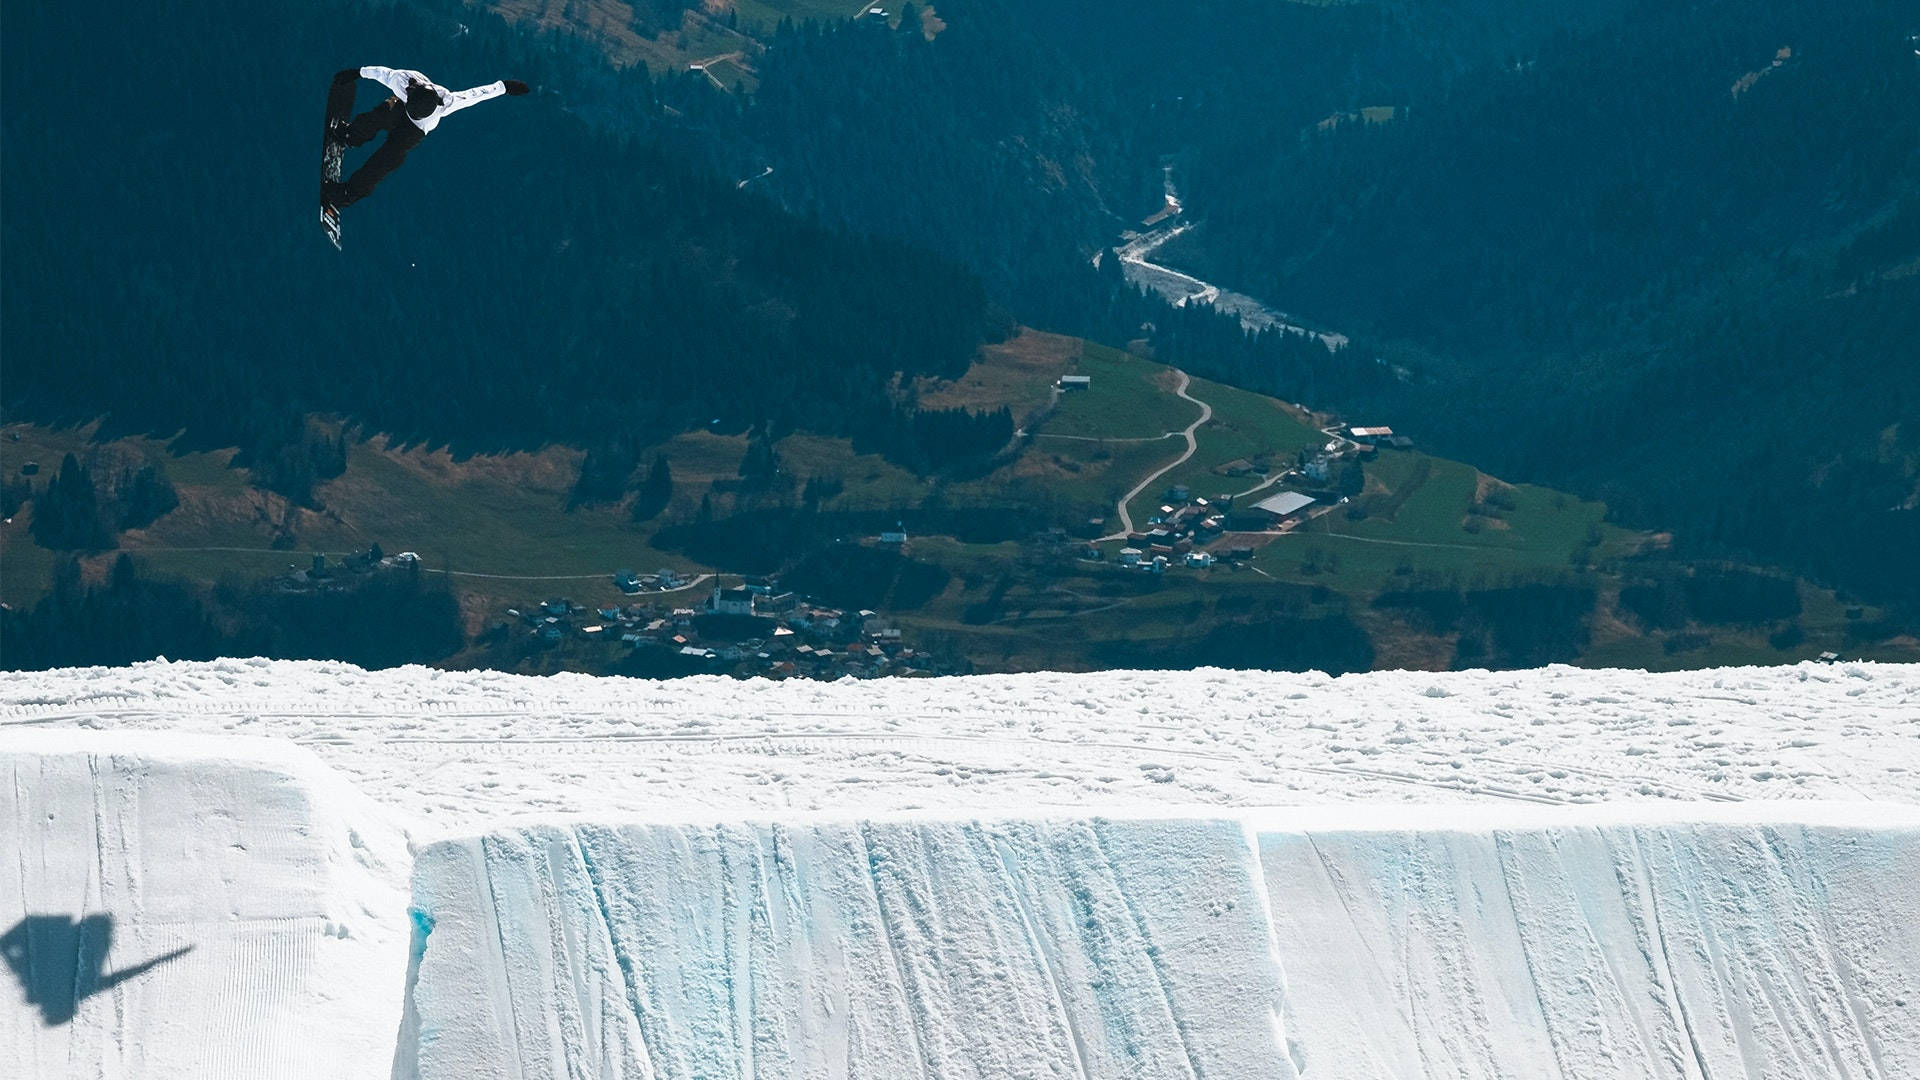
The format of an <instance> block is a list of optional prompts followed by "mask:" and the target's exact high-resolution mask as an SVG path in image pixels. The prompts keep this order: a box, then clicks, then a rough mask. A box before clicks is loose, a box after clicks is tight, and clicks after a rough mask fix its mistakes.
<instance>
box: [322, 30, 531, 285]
mask: <svg viewBox="0 0 1920 1080" xmlns="http://www.w3.org/2000/svg"><path fill="white" fill-rule="evenodd" d="M359 79H372V80H374V81H375V82H378V83H380V84H382V85H384V86H385V87H386V88H387V89H389V90H391V91H393V96H392V97H389V98H388V99H387V100H385V101H383V102H381V103H380V104H378V105H375V106H374V107H373V108H371V109H368V110H367V111H366V112H363V113H361V114H360V115H359V116H356V117H354V118H353V119H352V120H348V119H347V114H348V113H350V112H352V111H353V89H354V86H355V83H356V80H359ZM527 90H528V87H527V84H526V83H523V82H521V81H519V80H518V79H502V80H500V81H499V82H492V83H488V84H487V85H485V86H476V87H474V88H473V89H471V90H461V91H459V92H458V93H456V92H454V91H451V90H448V89H447V88H446V87H444V86H441V85H439V84H438V83H436V82H434V81H433V80H432V79H429V78H427V77H426V76H425V75H422V74H421V73H420V72H417V71H406V70H403V69H399V68H387V67H372V66H370V67H362V68H345V69H343V70H341V71H339V72H336V73H335V74H334V76H333V88H332V90H331V92H330V93H329V94H328V96H327V130H326V142H325V146H324V152H323V154H322V158H321V173H322V179H321V183H320V217H321V220H322V221H323V222H324V223H325V224H326V227H327V234H328V235H329V236H330V237H331V238H332V239H333V242H334V246H336V247H338V246H339V244H340V210H341V209H342V208H344V207H347V206H351V205H353V204H354V203H356V202H359V201H360V200H361V199H364V198H366V197H367V196H368V195H370V194H372V192H373V189H374V186H375V185H376V184H378V183H380V181H381V180H384V179H386V176H387V174H388V173H390V172H392V171H393V170H395V169H397V168H399V167H400V163H401V162H403V161H405V160H406V159H407V152H408V151H410V150H412V149H413V148H414V147H416V146H418V145H420V140H422V139H424V138H426V137H427V134H428V133H429V132H431V131H432V130H433V129H434V128H435V127H438V126H439V124H440V120H441V118H442V117H444V116H446V115H447V114H448V113H453V112H458V111H460V110H461V109H464V108H466V107H467V106H469V105H476V104H479V103H480V102H482V101H485V100H487V99H488V98H493V97H499V96H500V95H502V94H512V95H516V96H517V95H520V94H524V93H526V92H527ZM383 131H384V132H386V133H387V138H386V141H384V142H382V143H381V144H380V148H379V149H377V150H375V151H374V152H373V156H372V157H369V158H368V159H367V160H366V162H365V163H363V164H362V165H361V166H360V167H359V168H358V169H356V170H354V173H353V175H352V176H350V177H348V178H347V180H346V182H345V183H342V182H341V181H340V160H341V156H342V155H343V154H344V153H345V151H346V149H347V148H348V147H354V146H361V145H364V144H366V143H368V142H371V141H372V140H373V138H374V136H376V135H378V134H380V133H381V132H383Z"/></svg>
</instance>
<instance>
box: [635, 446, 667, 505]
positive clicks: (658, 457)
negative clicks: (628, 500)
mask: <svg viewBox="0 0 1920 1080" xmlns="http://www.w3.org/2000/svg"><path fill="white" fill-rule="evenodd" d="M672 501H673V466H671V465H669V464H668V463H667V455H665V454H655V455H654V456H653V464H652V465H650V466H648V467H647V478H646V479H645V480H643V481H641V484H640V496H639V498H636V499H635V500H633V520H635V521H652V520H653V519H654V518H656V517H658V516H660V512H661V511H663V510H665V509H666V508H667V504H668V503H670V502H672Z"/></svg>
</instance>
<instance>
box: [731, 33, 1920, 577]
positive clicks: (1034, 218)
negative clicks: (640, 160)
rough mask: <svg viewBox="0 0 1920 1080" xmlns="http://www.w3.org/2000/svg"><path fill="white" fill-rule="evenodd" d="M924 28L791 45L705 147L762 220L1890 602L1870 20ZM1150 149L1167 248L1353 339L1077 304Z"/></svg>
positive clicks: (1891, 250)
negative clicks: (1311, 342) (812, 217)
mask: <svg viewBox="0 0 1920 1080" xmlns="http://www.w3.org/2000/svg"><path fill="white" fill-rule="evenodd" d="M940 17H941V19H942V21H943V22H942V25H943V29H942V30H941V32H940V33H939V34H938V35H937V36H936V37H935V38H933V40H931V41H927V40H925V39H924V35H922V34H919V33H907V32H901V31H899V30H895V31H894V32H893V33H888V32H886V31H885V30H884V29H882V28H878V27H876V26H874V25H872V24H871V23H870V22H869V23H864V24H859V23H841V24H834V25H833V26H830V27H821V26H815V27H813V28H812V29H810V30H803V31H795V30H786V31H783V32H782V33H781V34H780V35H778V36H777V39H776V44H775V46H774V47H773V48H771V49H769V50H768V51H767V52H766V53H765V55H764V56H762V57H760V60H759V76H760V82H759V85H758V89H757V92H754V91H748V90H744V89H743V90H742V91H741V93H740V95H739V100H736V101H734V102H732V103H731V105H732V107H733V108H734V109H735V110H736V111H737V113H738V116H737V117H736V118H733V119H728V118H726V117H723V116H716V115H708V116H707V117H705V118H704V119H703V127H702V131H703V132H704V133H705V134H706V135H707V136H708V137H709V139H710V140H711V141H712V142H714V143H717V144H719V145H722V146H729V147H733V148H734V149H735V150H736V152H741V153H742V154H743V156H742V157H740V158H738V159H737V160H736V161H734V162H733V165H734V167H737V168H738V169H740V170H741V175H743V176H744V175H751V173H752V171H755V170H757V169H758V168H761V167H765V166H772V167H773V172H772V173H770V174H768V175H767V176H766V177H765V179H764V181H761V182H760V183H762V185H763V187H764V189H765V190H767V191H768V192H769V193H771V194H773V195H775V196H776V197H778V198H781V199H782V200H784V201H786V202H787V203H788V204H789V205H792V206H796V207H806V208H808V209H809V210H814V211H817V212H819V213H820V214H821V215H822V216H824V217H827V218H828V219H830V220H838V221H844V222H847V223H850V224H854V225H857V226H861V227H867V228H873V229H878V230H882V231H887V232H892V233H896V234H900V235H908V236H912V237H914V238H915V239H916V240H919V241H921V242H924V243H927V244H929V245H931V246H933V247H935V248H936V249H938V250H941V251H944V252H946V253H948V254H951V255H954V256H955V257H958V258H961V259H964V260H966V261H967V262H968V263H969V264H970V265H972V266H973V267H974V268H975V269H976V270H977V271H978V272H980V273H981V274H982V275H983V277H984V278H985V279H986V280H987V282H988V283H989V287H990V288H993V289H994V290H995V291H996V295H999V296H1002V297H1004V298H1005V302H1006V303H1007V305H1008V306H1009V308H1010V309H1011V310H1012V311H1013V313H1014V314H1015V316H1016V317H1019V318H1022V319H1024V320H1026V321H1028V322H1030V323H1033V324H1035V325H1040V326H1045V327H1050V328H1058V329H1065V330H1070V331H1073V332H1076V333H1083V334H1088V335H1090V336H1094V337H1098V338H1103V339H1107V340H1113V339H1116V338H1118V337H1123V336H1131V335H1132V334H1133V333H1135V332H1136V331H1137V328H1138V327H1139V326H1140V324H1141V323H1142V322H1151V323H1153V324H1154V326H1155V333H1154V335H1153V336H1154V337H1155V338H1156V341H1155V344H1156V345H1157V346H1159V347H1160V348H1161V349H1162V350H1163V355H1166V354H1167V353H1166V350H1170V349H1171V350H1175V351H1177V353H1178V355H1177V362H1179V363H1181V364H1182V365H1184V366H1187V367H1190V368H1192V369H1193V370H1195V371H1199V372H1203V373H1207V374H1210V375H1215V376H1218V377H1222V378H1228V379H1231V380H1234V381H1236V382H1239V383H1241V384H1242V385H1246V386H1249V387H1252V388H1256V389H1259V390H1262V391H1265V392H1270V393H1275V394H1278V395H1281V396H1285V397H1290V398H1295V399H1305V400H1310V401H1312V402H1313V403H1315V404H1316V405H1318V406H1323V407H1340V408H1344V409H1347V410H1348V411H1350V412H1354V413H1359V412H1363V411H1364V412H1365V413H1366V414H1367V415H1369V416H1372V417H1375V418H1377V419H1378V420H1380V421H1382V422H1390V423H1393V424H1395V425H1398V426H1399V427H1400V428H1401V429H1403V430H1411V431H1414V432H1416V433H1418V434H1420V435H1422V436H1425V437H1429V438H1431V439H1433V440H1435V441H1436V442H1437V443H1438V445H1439V446H1441V447H1442V448H1444V449H1446V450H1447V451H1449V452H1452V453H1456V454H1459V455H1460V456H1463V457H1467V458H1471V459H1473V460H1476V461H1483V462H1487V463H1490V464H1492V465H1494V466H1497V467H1498V468H1500V469H1502V470H1504V471H1505V473H1507V474H1510V475H1514V476H1520V477H1527V478H1531V479H1536V480H1539V481H1542V482H1548V483H1557V484H1562V485H1566V486H1571V487H1574V488H1576V489H1578V490H1581V491H1583V492H1585V493H1588V494H1592V495H1597V496H1604V497H1605V498H1607V499H1608V501H1609V502H1610V503H1611V504H1612V505H1614V506H1615V507H1616V508H1617V511H1618V512H1619V513H1621V514H1622V515H1623V516H1624V517H1625V518H1626V519H1627V520H1629V521H1632V522H1634V523H1636V524H1641V525H1647V526H1652V527H1676V528H1677V531H1678V532H1679V542H1680V543H1681V544H1682V545H1683V546H1686V547H1689V548H1690V549H1692V550H1694V551H1696V552H1700V553H1707V554H1720V555H1724V554H1740V553H1748V554H1754V555H1758V556H1759V557H1763V558H1772V559H1784V560H1788V561H1790V562H1792V563H1794V564H1795V565H1796V566H1799V567H1801V568H1803V569H1805V570H1808V571H1810V572H1813V573H1816V574H1818V575H1820V576H1822V577H1823V578H1825V579H1827V580H1830V581H1834V582H1836V583H1839V584H1843V585H1846V586H1848V587H1851V588H1856V589H1860V590H1863V591H1865V592H1867V593H1870V594H1873V595H1878V596H1882V597H1887V598H1894V597H1898V598H1903V599H1904V601H1905V602H1906V603H1908V604H1909V605H1912V604H1914V603H1916V602H1920V571H1916V570H1915V569H1914V562H1913V560H1911V559H1909V558H1907V557H1906V554H1905V553H1906V552H1908V551H1911V550H1913V549H1915V548H1916V547H1920V513H1917V512H1916V510H1915V505H1916V501H1917V500H1920V487H1917V485H1920V454H1917V453H1916V451H1915V446H1916V440H1917V439H1920V435H1916V433H1915V430H1914V424H1913V423H1912V422H1911V421H1912V418H1913V417H1915V416H1917V415H1920V402H1917V401H1916V398H1915V394H1916V388H1917V387H1920V379H1917V378H1915V377H1914V375H1913V372H1912V369H1911V364H1912V358H1913V356H1914V355H1915V347H1914V345H1913V342H1914V341H1916V340H1920V326H1917V325H1916V320H1920V276H1916V275H1915V274H1914V272H1913V260H1914V259H1915V257H1916V256H1920V226H1916V224H1915V222H1916V220H1920V210H1917V209H1916V205H1917V203H1920V196H1917V195H1916V188H1915V187H1914V185H1915V183H1916V180H1915V178H1916V176H1920V165H1917V163H1920V156H1917V154H1920V151H1917V149H1916V148H1917V147H1920V127H1917V126H1916V125H1914V124H1913V123H1911V122H1910V121H1909V120H1908V119H1907V118H1910V117H1912V116H1914V115H1916V113H1917V112H1920V108H1917V106H1920V62H1917V61H1916V59H1915V57H1914V56H1913V55H1912V48H1911V45H1910V44H1909V42H1908V35H1909V34H1911V33H1912V32H1913V30H1914V27H1913V26H1910V25H1907V24H1908V23H1909V22H1911V12H1910V11H1908V10H1906V9H1904V8H1903V7H1902V6H1901V5H1898V4H1891V3H1871V4H1861V5H1849V6H1848V7H1847V8H1846V10H1844V11H1841V10H1834V9H1832V8H1830V7H1817V6H1815V7H1810V6H1807V5H1799V4H1793V3H1788V2H1785V0H1763V2H1762V3H1758V4H1745V3H1742V4H1735V3H1731V2H1722V0H1716V2H1712V3H1704V4H1696V5H1685V6H1682V7H1678V8H1675V7H1672V6H1671V5H1661V4H1649V3H1637V2H1630V0H1622V2H1618V3H1611V4H1602V5H1537V4H1533V5H1518V6H1516V5H1511V4H1502V3H1498V2H1487V3H1476V2H1468V0H1462V2H1459V3H1449V4H1381V5H1331V6H1317V5H1301V4H1273V5H1254V6H1248V5H1238V6H1233V5H1198V6H1180V7H1179V8H1178V9H1170V8H1166V7H1165V6H1156V5H1152V4H1147V3H1121V4H1090V3H1081V2H1075V0H1040V2H1036V3H1030V4H1022V5H1017V6H1003V5H999V4H996V3H993V2H992V0H956V2H953V3H949V4H945V5H942V6H941V14H940ZM970 74H971V75H972V78H969V77H968V76H969V75H970ZM809 122H810V123H809ZM730 125H731V126H730ZM729 132H732V133H733V134H731V135H730V134H729ZM741 147H746V148H748V150H746V151H740V149H739V148H741ZM1083 149H1084V151H1085V153H1084V154H1082V153H1081V151H1082V150H1083ZM754 154H758V155H761V156H760V157H754V156H753V155H754ZM1168 164H1170V165H1171V166H1172V167H1173V170H1174V175H1175V177H1176V178H1177V179H1178V181H1179V183H1180V185H1181V188H1182V194H1183V196H1184V198H1185V203H1186V209H1187V214H1186V218H1187V220H1189V221H1191V222H1194V223H1195V227H1194V228H1192V229H1190V230H1188V231H1187V232H1186V233H1184V234H1183V235H1182V236H1181V237H1179V238H1178V239H1177V240H1176V241H1174V242H1173V243H1172V244H1170V245H1168V247H1167V248H1165V249H1163V251H1162V252H1161V253H1160V256H1159V258H1161V259H1162V261H1170V262H1172V263H1173V264H1175V265H1177V266H1182V267H1184V268H1187V269H1191V270H1193V271H1194V272H1196V273H1198V274H1200V275H1201V276H1203V277H1207V278H1210V279H1212V280H1213V281H1215V282H1216V283H1218V284H1221V285H1224V286H1227V287H1231V288H1236V289H1239V290H1242V291H1244V292H1247V293H1250V294H1252V295H1254V296H1256V297H1259V298H1261V299H1263V300H1266V301H1268V302H1270V303H1273V304H1275V305H1277V306H1279V307H1282V308H1284V309H1286V310H1288V311H1292V312H1295V313H1297V314H1299V315H1301V316H1303V317H1305V318H1307V319H1309V320H1311V321H1316V322H1319V323H1321V324H1323V325H1328V326H1332V327H1336V328H1338V329H1340V330H1342V331H1344V332H1346V333H1348V334H1349V335H1351V336H1352V337H1353V338H1354V339H1355V341H1356V347H1355V348H1354V349H1353V350H1350V354H1351V355H1349V356H1348V357H1345V358H1316V357H1310V356H1307V355H1305V354H1304V353H1298V354H1295V355H1288V356H1280V355H1277V353H1278V352H1280V351H1283V350H1276V349H1275V348H1274V347H1273V345H1272V344H1271V343H1269V345H1268V347H1267V349H1265V350H1262V349H1260V348H1258V347H1255V346H1253V345H1251V344H1249V343H1247V342H1243V341H1240V340H1239V335H1238V334H1237V333H1235V332H1234V331H1233V329H1232V327H1231V324H1227V325H1223V326H1221V327H1218V328H1211V327H1206V326H1205V320H1204V319H1203V318H1198V317H1195V316H1182V317H1178V318H1176V317H1174V316H1173V315H1171V314H1169V312H1168V309H1167V308H1165V307H1164V306H1163V305H1159V304H1157V303H1155V302H1140V301H1138V300H1137V298H1135V297H1133V296H1132V295H1131V290H1128V289H1125V288H1123V287H1118V286H1115V285H1114V284H1113V283H1112V282H1110V281H1109V282H1106V283H1105V287H1103V286H1102V283H1100V282H1099V281H1098V280H1097V278H1096V276H1095V275H1093V274H1091V273H1090V272H1089V271H1088V269H1087V266H1086V258H1087V256H1088V255H1089V254H1090V252H1092V251H1094V250H1097V249H1098V248H1100V247H1102V246H1104V245H1105V244H1107V243H1111V242H1112V237H1114V236H1115V235H1117V233H1118V231H1119V230H1120V229H1122V228H1125V227H1127V226H1128V225H1131V224H1135V223H1137V222H1138V221H1139V220H1140V219H1141V218H1142V217H1144V216H1146V215H1147V214H1149V213H1151V212H1153V211H1154V210H1156V209H1158V207H1159V203H1160V189H1159V181H1160V175H1161V169H1162V166H1163V165H1168ZM1103 223H1104V224H1103ZM1102 227H1104V228H1105V229H1106V230H1107V231H1106V232H1105V233H1101V232H1100V231H1099V230H1100V229H1101V228H1102ZM1068 248H1071V250H1070V251H1068V252H1067V254H1066V255H1063V254H1062V252H1063V250H1066V249H1068ZM1069 256H1071V257H1069ZM1176 327H1177V328H1183V329H1184V331H1185V332H1184V333H1182V332H1179V331H1176V330H1174V328H1176ZM1170 331H1171V332H1170ZM1176 339H1178V340H1176ZM1198 339H1204V340H1206V342H1207V346H1206V347H1205V348H1201V349H1198V350H1196V349H1193V348H1192V347H1191V346H1192V344H1193V343H1194V342H1195V341H1196V340H1198ZM1376 358H1378V359H1380V360H1382V361H1383V363H1381V364H1375V363H1373V362H1372V361H1373V360H1374V359H1376ZM1395 369H1398V370H1399V371H1400V372H1401V373H1402V374H1401V375H1400V376H1399V377H1393V376H1390V375H1388V374H1387V373H1388V372H1389V371H1392V370H1395ZM1569 388H1577V390H1575V391H1573V392H1569ZM1902 421H1907V422H1906V423H1904V424H1903V423H1902Z"/></svg>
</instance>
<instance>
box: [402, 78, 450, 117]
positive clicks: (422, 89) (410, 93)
mask: <svg viewBox="0 0 1920 1080" xmlns="http://www.w3.org/2000/svg"><path fill="white" fill-rule="evenodd" d="M444 104H446V103H445V102H443V101H441V100H440V91H438V90H435V89H434V88H433V87H432V86H430V85H428V84H427V83H423V82H413V83H408V84H407V115H408V116H411V117H413V118H414V119H415V120H425V119H426V118H427V117H429V116H432V115H433V112H434V110H435V109H438V108H439V107H440V106H442V105H444Z"/></svg>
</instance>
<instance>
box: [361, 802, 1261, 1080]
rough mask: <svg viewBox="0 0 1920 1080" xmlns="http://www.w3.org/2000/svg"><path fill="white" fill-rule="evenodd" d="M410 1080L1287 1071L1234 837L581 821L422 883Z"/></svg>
mask: <svg viewBox="0 0 1920 1080" xmlns="http://www.w3.org/2000/svg"><path fill="white" fill-rule="evenodd" d="M414 886H415V906H416V916H415V922H416V926H417V927H418V934H419V938H418V939H417V941H416V947H417V949H418V952H419V959H418V962H417V966H416V969H415V971H414V972H413V973H412V974H411V975H410V977H409V983H408V1020H407V1023H406V1025H405V1027H404V1028H403V1030H402V1033H401V1047H400V1053H399V1058H400V1066H399V1067H398V1068H396V1070H395V1075H396V1076H401V1077H414V1076H418V1077H422V1078H439V1077H460V1078H463V1080H464V1078H472V1077H496V1076H497V1077H507V1076H513V1077H519V1076H528V1077H536V1076H537V1077H568V1076H606V1077H613V1076H621V1077H636V1078H638V1077H660V1078H667V1077H702V1078H707V1080H721V1078H729V1077H738V1078H747V1077H756V1076H759V1077H803V1076H820V1077H827V1076H841V1077H874V1078H882V1077H884V1078H891V1080H903V1078H908V1077H950V1078H956V1080H957V1078H969V1077H982V1078H985V1077H996V1078H1019V1077H1135V1078H1143V1080H1151V1078H1156V1077H1170V1078H1171V1077H1178V1078H1182V1080H1192V1078H1194V1077H1200V1076H1204V1077H1210V1078H1217V1080H1231V1078H1235V1077H1247V1078H1253V1077H1261V1078H1275V1077H1289V1076H1292V1075H1293V1069H1292V1067H1291V1065H1290V1064H1289V1062H1288V1060H1287V1058H1286V1054H1285V1049H1284V1045H1283V1043H1282V1041H1281V1039H1280V1038H1279V1037H1278V1034H1277V1020H1278V1011H1279V1009H1280V1007H1281V1001H1280V982H1279V971H1278V967H1277V965H1276V964H1275V962H1274V954H1273V948H1272V939H1271V938H1270V937H1269V935H1268V930H1267V919H1266V913H1265V911H1264V909H1263V906H1262V904H1261V901H1260V896H1259V878H1258V875H1257V874H1256V873H1254V862H1253V850H1252V847H1251V845H1250V844H1249V842H1248V837H1247V835H1246V833H1245V832H1244V831H1243V830H1242V829H1241V828H1240V826H1239V825H1237V824H1235V823H1232V822H1222V821H1191V820H1159V821H1151V820H1150V821H1095V820H1086V819H1082V820H1069V821H1025V822H1022V821H1012V822H1003V823H981V822H954V821H891V822H865V823H861V822H846V823H831V822H829V823H814V824H791V825H783V824H746V825H713V826H693V825H629V826H620V827H604V828H603V827H599V826H592V825H570V826H553V827H536V828H530V829H526V830H521V831H514V832H506V833H500V834H495V835H491V836H487V837H484V838H480V839H475V840H466V841H459V842H452V843H444V844H440V845H436V846H434V847H432V848H429V849H428V850H427V851H425V852H424V853H422V855H421V857H420V860H419V862H418V864H417V867H416V871H415V877H414Z"/></svg>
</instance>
